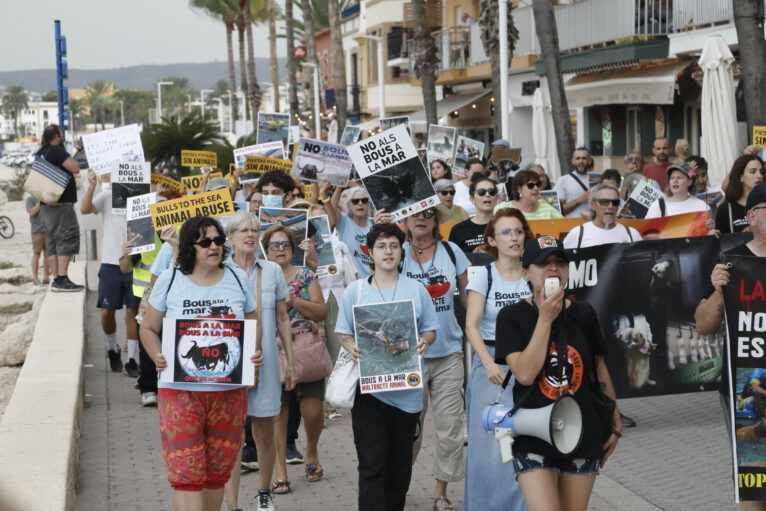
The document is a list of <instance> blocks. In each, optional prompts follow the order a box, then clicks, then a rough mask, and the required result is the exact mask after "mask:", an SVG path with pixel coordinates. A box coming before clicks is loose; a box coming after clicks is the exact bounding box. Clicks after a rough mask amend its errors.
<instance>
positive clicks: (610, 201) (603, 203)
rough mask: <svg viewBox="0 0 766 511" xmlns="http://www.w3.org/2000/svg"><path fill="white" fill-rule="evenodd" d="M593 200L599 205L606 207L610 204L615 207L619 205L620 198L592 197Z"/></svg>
mask: <svg viewBox="0 0 766 511" xmlns="http://www.w3.org/2000/svg"><path fill="white" fill-rule="evenodd" d="M593 201H594V202H595V203H596V204H598V205H599V206H603V207H606V206H608V205H610V204H611V205H612V206H614V207H617V206H619V205H620V199H593Z"/></svg>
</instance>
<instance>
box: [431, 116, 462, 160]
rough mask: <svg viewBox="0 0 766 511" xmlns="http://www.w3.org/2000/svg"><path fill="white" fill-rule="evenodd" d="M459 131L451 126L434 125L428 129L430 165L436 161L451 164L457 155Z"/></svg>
mask: <svg viewBox="0 0 766 511" xmlns="http://www.w3.org/2000/svg"><path fill="white" fill-rule="evenodd" d="M456 135H457V129H456V128H453V127H451V126H441V125H439V124H432V125H430V126H429V127H428V146H427V147H428V165H431V162H432V161H434V160H444V161H446V162H447V163H451V161H452V157H453V156H454V155H455V136H456Z"/></svg>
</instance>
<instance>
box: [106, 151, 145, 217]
mask: <svg viewBox="0 0 766 511" xmlns="http://www.w3.org/2000/svg"><path fill="white" fill-rule="evenodd" d="M151 174H152V166H151V164H149V163H147V162H145V161H116V162H114V163H113V164H112V176H111V178H112V179H111V180H112V213H115V214H117V215H124V214H125V208H127V207H128V199H129V198H130V197H137V196H139V195H144V194H146V193H149V191H150V189H151V186H152V183H151V182H152V176H151Z"/></svg>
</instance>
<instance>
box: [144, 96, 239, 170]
mask: <svg viewBox="0 0 766 511" xmlns="http://www.w3.org/2000/svg"><path fill="white" fill-rule="evenodd" d="M141 142H142V144H143V146H144V154H145V156H146V157H147V158H148V159H149V160H150V161H151V162H152V166H154V167H168V168H169V169H171V170H173V171H175V172H178V173H179V174H186V173H188V169H187V168H185V167H181V150H182V149H188V150H192V151H207V150H212V149H211V146H213V145H215V144H221V143H223V139H221V137H220V134H219V133H218V128H216V127H215V126H213V125H211V124H208V123H206V122H204V121H203V120H202V116H201V115H200V114H199V112H196V111H195V112H193V113H191V114H189V115H187V116H185V117H183V118H182V117H179V116H177V115H171V116H168V117H163V119H162V123H161V124H152V125H150V126H149V127H148V128H146V129H144V132H143V133H142V135H141ZM227 168H228V167H227Z"/></svg>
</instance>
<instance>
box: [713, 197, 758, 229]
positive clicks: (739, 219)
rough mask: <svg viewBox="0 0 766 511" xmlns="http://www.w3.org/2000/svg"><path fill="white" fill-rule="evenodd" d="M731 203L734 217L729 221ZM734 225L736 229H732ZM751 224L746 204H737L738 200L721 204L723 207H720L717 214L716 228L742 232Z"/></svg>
mask: <svg viewBox="0 0 766 511" xmlns="http://www.w3.org/2000/svg"><path fill="white" fill-rule="evenodd" d="M730 204H731V216H732V217H733V221H731V222H730V221H729V205H730ZM732 226H733V227H734V230H733V231H732V230H731V227H732ZM749 226H750V223H749V222H748V221H747V212H746V211H745V206H743V205H742V204H737V203H736V202H732V203H729V202H727V203H724V204H721V207H719V208H718V212H717V213H716V214H715V228H716V229H718V230H719V231H721V232H722V233H724V232H742V231H744V230H745V229H746V228H747V227H749Z"/></svg>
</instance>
